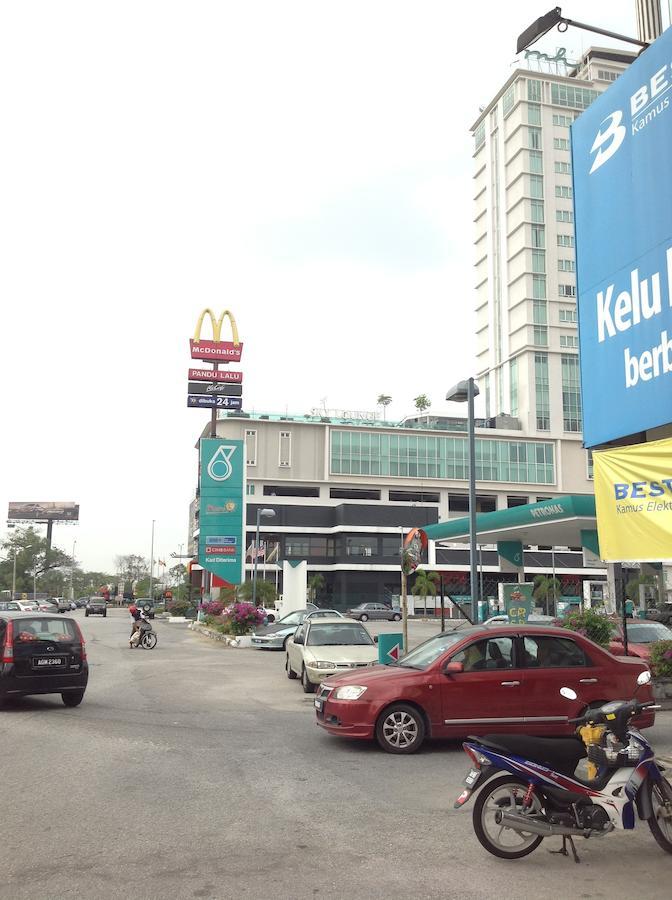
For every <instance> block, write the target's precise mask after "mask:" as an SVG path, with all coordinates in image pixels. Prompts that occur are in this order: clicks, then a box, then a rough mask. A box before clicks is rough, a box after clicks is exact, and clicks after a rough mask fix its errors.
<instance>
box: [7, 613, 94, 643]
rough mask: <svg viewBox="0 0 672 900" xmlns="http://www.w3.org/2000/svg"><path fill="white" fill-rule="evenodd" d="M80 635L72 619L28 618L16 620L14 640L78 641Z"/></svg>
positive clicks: (23, 641)
mask: <svg viewBox="0 0 672 900" xmlns="http://www.w3.org/2000/svg"><path fill="white" fill-rule="evenodd" d="M77 640H79V636H78V634H77V630H76V628H75V624H74V622H72V621H71V620H70V619H64V618H59V619H46V618H45V619H38V618H34V619H33V618H28V617H26V618H25V619H15V620H14V642H15V643H19V644H23V643H26V642H30V641H77Z"/></svg>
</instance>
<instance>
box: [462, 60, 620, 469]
mask: <svg viewBox="0 0 672 900" xmlns="http://www.w3.org/2000/svg"><path fill="white" fill-rule="evenodd" d="M635 58H636V54H634V53H629V52H627V51H622V50H607V49H602V48H591V49H590V50H588V51H587V52H586V53H585V54H584V55H583V57H582V58H581V59H580V60H579V62H578V63H577V64H576V65H573V66H566V65H565V63H564V62H563V59H562V54H559V58H558V59H549V58H548V56H547V55H546V57H544V55H540V54H538V53H532V54H530V58H529V59H528V63H529V64H530V65H532V64H533V61H534V65H536V67H537V69H541V68H542V67H544V68H546V69H547V70H550V69H552V68H554V69H558V70H559V69H561V68H563V69H565V71H566V72H567V74H564V75H563V74H559V73H557V72H555V71H553V72H551V71H533V70H532V69H517V70H516V71H514V72H513V74H512V75H511V76H510V77H509V78H508V79H507V81H506V82H505V84H504V85H503V86H502V87H501V89H500V90H499V91H498V93H497V94H496V95H495V97H494V98H493V99H492V101H491V102H490V103H489V104H488V105H487V106H486V107H485V108H484V109H483V110H482V112H481V114H480V115H479V117H478V119H477V120H476V122H475V123H474V125H473V127H472V132H473V135H474V164H475V165H474V203H475V212H474V221H475V226H476V229H475V241H474V242H475V248H476V260H475V268H476V313H477V322H476V329H477V359H478V364H477V375H478V380H479V385H480V390H481V393H482V394H483V395H484V397H485V404H486V418H487V417H490V416H495V415H499V414H502V413H504V414H506V413H508V414H509V415H511V416H515V417H517V418H518V419H519V420H520V423H521V427H522V430H523V432H524V433H526V434H530V435H535V436H539V437H542V436H544V437H553V438H555V439H557V440H559V441H561V443H562V446H563V447H564V448H565V449H564V451H563V454H564V455H565V456H567V457H568V460H569V458H573V459H574V460H575V461H576V458H577V453H578V450H579V448H580V442H581V431H582V419H581V394H580V384H579V360H578V334H577V324H576V323H577V311H576V276H575V268H576V266H575V254H574V221H573V219H574V215H573V204H572V190H573V187H572V164H571V153H570V125H571V123H572V122H573V121H574V119H575V118H577V116H579V115H580V113H581V112H582V110H584V109H586V107H587V106H588V105H589V104H590V103H592V101H593V100H594V99H595V98H596V97H597V96H598V94H599V93H600V92H601V91H603V90H605V89H606V88H607V87H609V85H610V84H611V82H613V81H615V80H616V78H618V76H619V74H620V73H621V72H623V71H624V69H626V68H627V66H628V65H630V63H631V62H632V60H633V59H635Z"/></svg>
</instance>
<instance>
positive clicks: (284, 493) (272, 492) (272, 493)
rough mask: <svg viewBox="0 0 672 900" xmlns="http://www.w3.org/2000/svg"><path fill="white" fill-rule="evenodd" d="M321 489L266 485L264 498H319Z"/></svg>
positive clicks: (291, 485) (289, 485) (290, 485)
mask: <svg viewBox="0 0 672 900" xmlns="http://www.w3.org/2000/svg"><path fill="white" fill-rule="evenodd" d="M319 496H320V489H319V488H316V487H300V486H299V485H294V484H265V485H264V497H319Z"/></svg>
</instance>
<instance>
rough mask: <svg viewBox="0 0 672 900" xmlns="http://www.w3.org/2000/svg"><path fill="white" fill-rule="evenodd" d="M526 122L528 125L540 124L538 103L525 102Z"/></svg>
mask: <svg viewBox="0 0 672 900" xmlns="http://www.w3.org/2000/svg"><path fill="white" fill-rule="evenodd" d="M527 122H528V124H529V125H541V107H540V106H539V104H538V103H528V104H527Z"/></svg>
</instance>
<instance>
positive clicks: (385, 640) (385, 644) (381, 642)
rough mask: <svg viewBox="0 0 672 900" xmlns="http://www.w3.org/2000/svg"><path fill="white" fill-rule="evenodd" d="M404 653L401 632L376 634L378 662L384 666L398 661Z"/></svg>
mask: <svg viewBox="0 0 672 900" xmlns="http://www.w3.org/2000/svg"><path fill="white" fill-rule="evenodd" d="M403 655H404V636H403V634H380V635H378V662H379V663H382V664H383V665H384V666H389V665H390V663H395V662H398V661H399V660H400V659H401V657H402V656H403Z"/></svg>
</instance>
